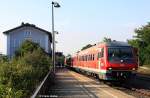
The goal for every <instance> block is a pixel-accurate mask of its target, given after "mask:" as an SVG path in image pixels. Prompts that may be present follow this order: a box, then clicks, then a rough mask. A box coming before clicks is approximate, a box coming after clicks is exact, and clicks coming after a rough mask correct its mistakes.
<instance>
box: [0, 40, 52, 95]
mask: <svg viewBox="0 0 150 98" xmlns="http://www.w3.org/2000/svg"><path fill="white" fill-rule="evenodd" d="M0 65H1V66H0V98H27V97H29V96H30V95H31V93H32V92H33V91H34V89H35V87H36V85H37V84H38V83H39V82H40V81H41V80H42V79H43V78H44V76H45V75H46V74H47V72H48V71H49V68H50V65H51V58H50V57H49V56H47V55H46V53H45V52H44V50H43V49H42V48H40V47H39V45H38V44H35V43H32V42H30V41H26V42H24V43H23V44H22V46H21V48H20V49H18V51H16V56H15V57H14V58H13V60H11V61H9V62H1V64H0Z"/></svg>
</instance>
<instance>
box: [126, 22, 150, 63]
mask: <svg viewBox="0 0 150 98" xmlns="http://www.w3.org/2000/svg"><path fill="white" fill-rule="evenodd" d="M135 34H136V36H134V39H132V40H128V43H129V44H131V45H133V46H134V47H137V48H138V51H139V60H140V65H143V64H150V23H148V24H147V25H145V26H142V27H140V28H138V29H136V30H135Z"/></svg>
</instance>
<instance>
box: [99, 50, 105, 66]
mask: <svg viewBox="0 0 150 98" xmlns="http://www.w3.org/2000/svg"><path fill="white" fill-rule="evenodd" d="M103 66H104V48H100V49H99V52H98V69H101V68H102V67H103Z"/></svg>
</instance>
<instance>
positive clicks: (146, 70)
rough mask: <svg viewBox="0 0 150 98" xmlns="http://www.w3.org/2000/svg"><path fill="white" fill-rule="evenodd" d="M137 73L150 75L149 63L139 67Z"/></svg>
mask: <svg viewBox="0 0 150 98" xmlns="http://www.w3.org/2000/svg"><path fill="white" fill-rule="evenodd" d="M138 73H140V74H143V75H148V76H150V65H144V66H141V67H139V69H138Z"/></svg>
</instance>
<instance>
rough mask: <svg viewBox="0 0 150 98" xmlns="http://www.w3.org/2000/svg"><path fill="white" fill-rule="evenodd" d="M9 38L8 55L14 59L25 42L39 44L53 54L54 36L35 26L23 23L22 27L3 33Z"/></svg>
mask: <svg viewBox="0 0 150 98" xmlns="http://www.w3.org/2000/svg"><path fill="white" fill-rule="evenodd" d="M3 33H4V34H5V35H6V36H7V53H6V54H7V55H8V56H9V57H12V56H13V55H14V53H15V51H16V50H17V49H18V48H19V47H20V45H21V44H22V42H24V41H25V40H31V41H33V42H36V43H38V44H39V45H40V46H41V47H42V48H43V49H44V50H45V51H46V52H47V53H51V42H52V35H51V33H50V32H49V31H46V30H44V29H41V28H39V27H37V26H35V25H33V24H29V23H26V24H24V23H22V24H21V25H20V26H18V27H15V28H13V29H10V30H8V31H5V32H3Z"/></svg>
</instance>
